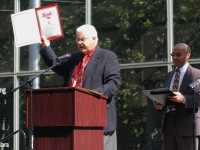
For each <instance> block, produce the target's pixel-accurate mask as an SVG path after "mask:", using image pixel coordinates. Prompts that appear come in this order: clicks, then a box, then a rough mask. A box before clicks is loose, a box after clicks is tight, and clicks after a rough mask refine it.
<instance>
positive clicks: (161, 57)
mask: <svg viewBox="0 0 200 150" xmlns="http://www.w3.org/2000/svg"><path fill="white" fill-rule="evenodd" d="M113 6H114V7H113ZM166 12H167V11H166V1H165V0H160V1H148V2H140V1H137V2H132V1H129V0H127V1H126V3H122V2H121V1H101V0H97V1H95V3H92V20H93V21H92V22H93V25H94V26H95V27H96V28H97V31H98V33H99V44H100V46H102V47H104V48H107V49H110V50H112V51H115V52H116V53H117V55H118V56H119V60H120V63H139V62H152V61H167V42H166V39H167V28H166V24H167V19H166V16H167V15H166ZM105 16H106V17H105Z"/></svg>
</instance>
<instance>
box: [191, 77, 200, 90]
mask: <svg viewBox="0 0 200 150" xmlns="http://www.w3.org/2000/svg"><path fill="white" fill-rule="evenodd" d="M199 83H200V79H199V78H198V79H196V80H195V81H193V82H192V83H190V84H189V87H190V88H192V89H193V88H195V87H196V86H197V85H198V84H199Z"/></svg>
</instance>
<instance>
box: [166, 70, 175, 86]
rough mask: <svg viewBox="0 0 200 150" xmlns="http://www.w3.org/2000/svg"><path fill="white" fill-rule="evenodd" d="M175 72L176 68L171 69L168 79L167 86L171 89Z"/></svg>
mask: <svg viewBox="0 0 200 150" xmlns="http://www.w3.org/2000/svg"><path fill="white" fill-rule="evenodd" d="M174 73H175V70H174V71H171V72H170V73H169V75H168V79H167V80H166V84H165V87H168V88H169V89H170V84H171V80H172V77H173V75H174Z"/></svg>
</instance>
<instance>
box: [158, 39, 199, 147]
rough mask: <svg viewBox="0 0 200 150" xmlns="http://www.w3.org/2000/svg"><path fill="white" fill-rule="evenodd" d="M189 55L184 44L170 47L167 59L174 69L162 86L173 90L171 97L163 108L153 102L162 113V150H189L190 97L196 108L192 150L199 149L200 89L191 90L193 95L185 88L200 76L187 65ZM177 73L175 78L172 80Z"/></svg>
mask: <svg viewBox="0 0 200 150" xmlns="http://www.w3.org/2000/svg"><path fill="white" fill-rule="evenodd" d="M190 55H191V50H190V47H189V46H188V45H187V44H185V43H179V44H177V45H175V46H174V48H173V52H172V54H171V56H172V59H173V62H174V65H175V66H176V70H174V71H171V72H169V73H168V74H167V76H166V79H165V83H164V86H165V87H170V89H171V90H172V91H174V96H169V100H170V101H169V103H168V104H167V105H166V106H164V107H163V106H162V105H161V104H159V103H156V102H154V107H155V108H156V109H157V110H158V111H162V110H163V112H164V117H163V125H162V132H163V136H164V150H193V131H194V130H193V127H192V125H193V98H194V100H195V106H196V113H195V119H196V139H195V140H196V142H195V143H196V150H197V149H198V147H199V140H198V137H199V136H200V112H199V108H198V107H200V95H199V94H200V89H199V88H200V86H199V85H198V86H196V87H195V91H196V94H195V96H194V94H193V92H192V90H191V89H190V88H189V87H188V86H189V84H190V83H192V82H193V81H195V80H196V79H198V78H199V77H200V70H198V69H195V68H193V67H192V66H190V65H189V63H188V59H189V58H190ZM178 70H179V71H178ZM177 72H179V73H177ZM177 74H178V79H176V77H177V76H176V75H177Z"/></svg>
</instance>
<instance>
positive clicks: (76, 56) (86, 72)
mask: <svg viewBox="0 0 200 150" xmlns="http://www.w3.org/2000/svg"><path fill="white" fill-rule="evenodd" d="M76 43H77V47H78V48H79V50H80V52H75V53H73V54H72V55H71V58H69V59H68V60H67V61H65V62H62V63H61V65H59V66H56V67H55V68H53V69H52V70H53V71H54V72H55V73H57V74H58V75H60V76H63V86H69V87H83V88H87V89H91V90H94V91H97V92H100V93H102V94H103V95H105V96H108V101H107V126H106V127H105V128H104V150H116V149H117V137H116V128H117V113H116V106H115V101H114V95H115V94H116V93H117V91H118V90H119V88H120V86H121V77H120V66H119V62H118V58H117V56H116V54H115V53H114V52H112V51H109V50H105V49H103V48H101V47H99V46H98V36H97V31H96V29H95V27H94V26H92V25H82V26H80V27H78V28H77V29H76ZM42 44H43V47H44V48H43V49H42V50H41V51H40V53H41V55H42V57H43V60H44V61H45V63H46V64H47V65H48V66H49V67H50V66H52V65H54V64H55V63H57V62H56V58H57V56H56V54H55V52H54V51H53V50H52V49H51V47H50V42H49V40H47V39H46V38H45V37H43V40H42ZM105 109H106V108H105ZM102 136H103V135H102Z"/></svg>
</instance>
